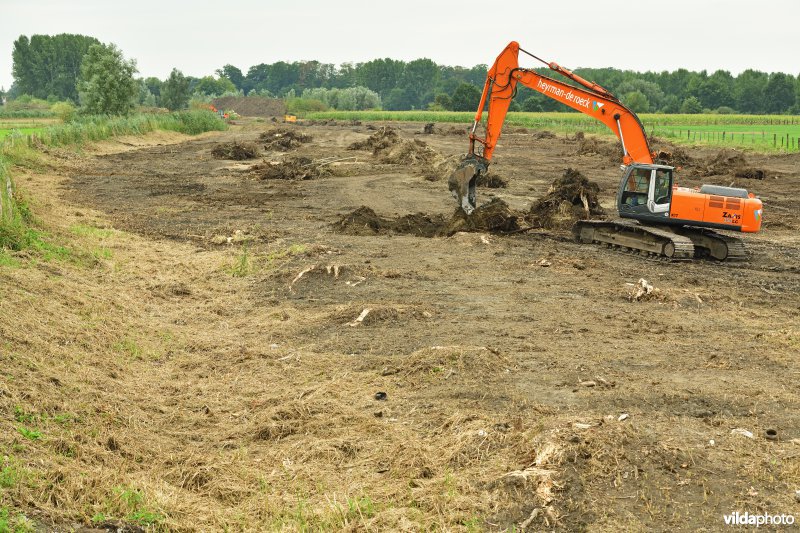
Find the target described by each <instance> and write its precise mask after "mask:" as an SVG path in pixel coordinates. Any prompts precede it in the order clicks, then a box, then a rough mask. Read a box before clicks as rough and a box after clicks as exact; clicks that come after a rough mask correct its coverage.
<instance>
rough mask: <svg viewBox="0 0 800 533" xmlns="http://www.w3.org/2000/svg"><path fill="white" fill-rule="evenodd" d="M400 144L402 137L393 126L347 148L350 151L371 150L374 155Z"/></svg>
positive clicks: (382, 129) (383, 128)
mask: <svg viewBox="0 0 800 533" xmlns="http://www.w3.org/2000/svg"><path fill="white" fill-rule="evenodd" d="M399 142H400V136H399V135H397V131H395V129H394V128H392V127H391V126H384V127H382V128H380V129H379V130H378V131H376V132H375V133H373V134H372V135H370V136H369V137H367V138H366V139H365V140H363V141H357V142H354V143H352V144H351V145H350V146H348V147H347V149H348V150H371V151H372V153H373V155H378V154H379V153H380V152H381V151H383V150H385V149H387V148H389V147H390V146H394V145H395V144H397V143H399Z"/></svg>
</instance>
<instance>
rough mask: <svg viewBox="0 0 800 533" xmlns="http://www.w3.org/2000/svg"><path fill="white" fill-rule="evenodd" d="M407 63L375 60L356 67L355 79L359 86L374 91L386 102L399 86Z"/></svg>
mask: <svg viewBox="0 0 800 533" xmlns="http://www.w3.org/2000/svg"><path fill="white" fill-rule="evenodd" d="M404 68H405V63H403V62H402V61H398V60H395V59H389V58H386V59H373V60H372V61H367V62H366V63H362V64H360V65H358V66H357V67H356V74H355V78H356V80H357V82H358V84H359V85H363V86H364V87H367V88H368V89H372V90H373V91H375V92H376V93H378V94H380V95H381V98H383V99H384V100H385V99H386V98H387V97H388V96H389V92H391V91H392V89H394V88H396V87H397V86H398V82H399V81H400V77H401V76H402V75H403V69H404Z"/></svg>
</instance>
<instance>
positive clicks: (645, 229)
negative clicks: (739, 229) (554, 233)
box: [572, 220, 695, 261]
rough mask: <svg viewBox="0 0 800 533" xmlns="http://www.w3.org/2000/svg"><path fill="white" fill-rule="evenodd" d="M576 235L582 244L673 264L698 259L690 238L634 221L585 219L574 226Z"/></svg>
mask: <svg viewBox="0 0 800 533" xmlns="http://www.w3.org/2000/svg"><path fill="white" fill-rule="evenodd" d="M572 233H573V234H574V235H575V238H576V239H577V240H578V241H580V242H583V243H587V244H589V243H596V244H605V245H606V246H609V247H612V248H617V249H621V250H623V251H632V252H638V253H639V254H640V255H645V256H650V257H663V258H666V259H668V260H670V261H688V260H691V259H694V251H695V250H694V244H693V243H692V240H691V239H690V238H689V237H686V236H684V235H678V234H677V233H673V232H671V231H667V230H663V229H660V228H654V227H650V226H643V225H641V224H637V223H636V222H634V221H628V220H610V221H609V220H581V221H578V222H577V223H576V224H575V226H573V228H572Z"/></svg>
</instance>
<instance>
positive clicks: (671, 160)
mask: <svg viewBox="0 0 800 533" xmlns="http://www.w3.org/2000/svg"><path fill="white" fill-rule="evenodd" d="M657 160H658V161H660V162H661V163H662V164H664V165H671V166H673V167H685V166H690V165H694V163H695V161H694V158H693V157H692V156H690V155H689V154H688V153H686V150H684V149H683V148H680V147H678V146H673V147H670V149H669V150H659V152H658V156H657Z"/></svg>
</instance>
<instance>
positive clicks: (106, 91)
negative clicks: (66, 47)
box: [78, 44, 139, 115]
mask: <svg viewBox="0 0 800 533" xmlns="http://www.w3.org/2000/svg"><path fill="white" fill-rule="evenodd" d="M136 72H138V71H137V70H136V61H135V60H133V59H125V58H124V57H123V55H122V52H121V51H120V50H119V48H117V47H116V46H115V45H113V44H110V45H108V46H105V45H102V44H94V45H92V46H90V47H89V51H88V52H87V53H86V56H85V57H84V58H83V63H82V64H81V75H80V79H79V81H78V93H79V98H80V102H81V106H82V107H83V111H84V112H85V113H89V114H93V115H96V114H108V115H127V114H129V113H130V112H131V111H133V109H134V107H135V106H136V101H137V97H138V95H139V84H138V82H137V81H136V80H135V79H134V78H133V75H134V74H135V73H136Z"/></svg>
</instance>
